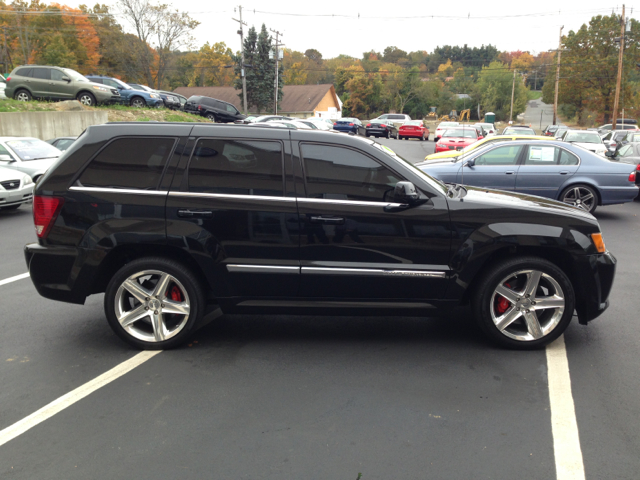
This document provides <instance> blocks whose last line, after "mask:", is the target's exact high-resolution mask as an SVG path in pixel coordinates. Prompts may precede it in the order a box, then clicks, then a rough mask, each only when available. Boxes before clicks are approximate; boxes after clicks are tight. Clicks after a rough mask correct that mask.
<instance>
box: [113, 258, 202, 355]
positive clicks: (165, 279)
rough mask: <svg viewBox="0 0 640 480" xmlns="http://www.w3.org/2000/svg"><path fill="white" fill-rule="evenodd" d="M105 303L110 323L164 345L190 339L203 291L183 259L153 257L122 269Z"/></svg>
mask: <svg viewBox="0 0 640 480" xmlns="http://www.w3.org/2000/svg"><path fill="white" fill-rule="evenodd" d="M104 308H105V313H106V315H107V321H108V322H109V325H110V326H111V328H112V329H113V331H114V332H115V333H116V334H117V335H118V336H119V337H120V338H121V339H123V340H124V341H125V342H127V343H129V344H130V345H133V346H134V347H137V348H140V349H145V350H162V349H166V348H173V347H177V346H179V345H180V344H182V343H184V342H186V341H187V340H188V338H189V336H190V335H191V333H192V332H193V331H194V329H195V327H196V325H197V324H198V323H199V322H200V320H201V318H202V316H203V312H204V309H205V296H204V294H203V292H202V288H201V286H200V284H199V282H198V280H197V279H196V277H195V276H194V275H193V273H192V272H191V271H190V270H189V269H188V268H186V267H184V265H182V264H181V263H178V262H175V261H173V260H169V259H166V258H162V257H149V258H141V259H138V260H134V261H132V262H130V263H128V264H127V265H125V266H124V267H122V268H121V269H120V270H118V272H117V273H116V274H115V275H114V276H113V278H112V279H111V281H110V282H109V285H108V286H107V291H106V292H105V296H104Z"/></svg>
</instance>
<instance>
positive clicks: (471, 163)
mask: <svg viewBox="0 0 640 480" xmlns="http://www.w3.org/2000/svg"><path fill="white" fill-rule="evenodd" d="M475 164H476V159H475V158H470V159H469V160H467V161H466V162H464V163H463V164H462V168H464V167H473V166H474V165H475Z"/></svg>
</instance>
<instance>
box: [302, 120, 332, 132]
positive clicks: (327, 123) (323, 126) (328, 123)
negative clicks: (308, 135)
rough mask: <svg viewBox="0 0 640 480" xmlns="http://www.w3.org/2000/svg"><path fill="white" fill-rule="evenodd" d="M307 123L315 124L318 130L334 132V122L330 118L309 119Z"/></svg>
mask: <svg viewBox="0 0 640 480" xmlns="http://www.w3.org/2000/svg"><path fill="white" fill-rule="evenodd" d="M305 121H307V122H311V123H313V124H314V125H315V126H316V127H318V130H333V121H332V120H329V119H328V118H320V117H308V118H305Z"/></svg>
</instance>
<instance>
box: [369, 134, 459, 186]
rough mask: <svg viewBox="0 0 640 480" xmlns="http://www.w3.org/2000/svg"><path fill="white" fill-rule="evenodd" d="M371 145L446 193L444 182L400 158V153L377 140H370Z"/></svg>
mask: <svg viewBox="0 0 640 480" xmlns="http://www.w3.org/2000/svg"><path fill="white" fill-rule="evenodd" d="M371 145H373V146H374V147H375V148H377V149H378V150H380V151H381V152H383V153H385V154H386V155H389V156H390V157H393V158H394V159H395V160H397V161H399V162H402V163H403V164H404V165H405V166H406V167H409V168H410V169H411V170H412V171H413V172H414V173H416V174H417V175H420V178H422V179H423V180H424V181H425V182H427V183H428V184H429V185H431V186H432V187H433V188H435V189H436V190H439V191H441V192H442V193H444V194H446V193H447V191H448V189H447V187H446V185H445V184H444V183H442V182H441V181H440V180H437V179H435V178H433V177H432V176H431V175H427V174H426V173H424V172H423V171H422V170H420V169H419V168H418V167H416V166H415V165H413V164H412V163H411V162H408V161H407V160H405V159H404V158H402V157H401V156H400V155H398V154H397V153H396V152H394V151H393V150H391V149H390V148H389V147H387V146H386V145H382V144H380V143H378V142H371Z"/></svg>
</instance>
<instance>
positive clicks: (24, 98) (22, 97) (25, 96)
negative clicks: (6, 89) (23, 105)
mask: <svg viewBox="0 0 640 480" xmlns="http://www.w3.org/2000/svg"><path fill="white" fill-rule="evenodd" d="M13 98H15V99H16V100H18V101H19V102H29V101H31V98H32V97H31V94H30V93H29V92H28V91H27V90H18V91H17V92H16V94H15V95H14V96H13Z"/></svg>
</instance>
